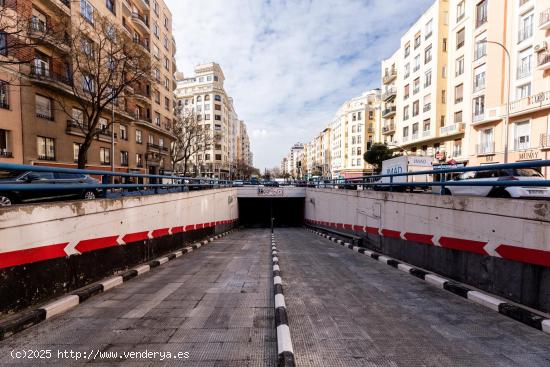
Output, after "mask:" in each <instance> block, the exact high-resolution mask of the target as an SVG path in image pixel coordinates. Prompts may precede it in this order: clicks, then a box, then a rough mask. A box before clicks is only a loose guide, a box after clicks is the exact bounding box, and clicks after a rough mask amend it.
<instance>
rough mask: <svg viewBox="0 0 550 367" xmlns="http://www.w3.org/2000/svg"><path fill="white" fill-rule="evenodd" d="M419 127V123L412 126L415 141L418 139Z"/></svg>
mask: <svg viewBox="0 0 550 367" xmlns="http://www.w3.org/2000/svg"><path fill="white" fill-rule="evenodd" d="M418 127H419V124H418V122H415V123H414V124H413V125H412V138H413V139H416V138H417V137H418Z"/></svg>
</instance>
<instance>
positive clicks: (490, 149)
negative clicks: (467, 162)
mask: <svg viewBox="0 0 550 367" xmlns="http://www.w3.org/2000/svg"><path fill="white" fill-rule="evenodd" d="M476 153H477V155H484V154H494V153H495V143H492V142H489V143H483V144H477V145H476Z"/></svg>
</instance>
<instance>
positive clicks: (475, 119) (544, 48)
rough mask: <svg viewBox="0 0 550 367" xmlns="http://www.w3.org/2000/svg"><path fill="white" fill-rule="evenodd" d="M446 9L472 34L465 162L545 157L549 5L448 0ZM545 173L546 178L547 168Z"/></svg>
mask: <svg viewBox="0 0 550 367" xmlns="http://www.w3.org/2000/svg"><path fill="white" fill-rule="evenodd" d="M462 6H463V10H462V8H461V7H462ZM451 7H452V8H453V9H456V10H455V14H456V17H457V19H458V18H460V17H461V16H462V17H463V18H464V20H461V21H462V22H463V23H464V27H465V28H470V29H471V30H472V31H471V32H472V33H471V36H470V38H469V41H470V42H471V49H473V60H472V64H471V66H470V70H469V71H470V75H469V76H468V77H469V78H470V79H471V80H472V84H473V85H472V95H471V98H469V104H470V106H471V107H468V110H467V111H468V113H469V114H470V115H471V116H472V122H471V126H470V129H469V134H470V141H469V164H471V165H478V164H490V163H503V162H505V161H506V160H507V161H508V162H520V161H531V160H540V159H548V152H549V150H550V140H549V138H548V136H549V131H550V127H549V126H550V123H549V117H548V116H549V112H550V74H549V72H548V71H549V70H550V49H549V47H548V43H549V42H550V33H549V30H550V1H549V0H536V1H535V0H512V1H508V2H506V3H505V4H501V3H497V2H493V1H487V0H484V1H481V2H477V3H475V4H469V2H466V3H465V4H464V5H462V2H460V1H452V2H451ZM461 11H463V13H464V15H461V13H460V12H461ZM495 42H498V43H500V44H501V45H502V46H504V47H505V48H506V50H507V52H508V54H509V55H510V59H508V57H507V53H506V51H505V50H504V48H503V47H502V46H500V45H498V44H496V43H495ZM508 67H510V78H508V77H507V74H508ZM508 89H509V90H510V93H509V96H510V104H509V114H510V120H509V123H508V124H507V123H506V113H507V106H508V104H507V101H508ZM469 97H470V95H469ZM506 145H507V147H506ZM506 151H507V154H506V153H505V152H506ZM506 155H507V157H505V156H506ZM544 173H545V175H546V176H547V177H550V172H548V171H547V169H544Z"/></svg>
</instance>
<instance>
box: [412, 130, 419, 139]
mask: <svg viewBox="0 0 550 367" xmlns="http://www.w3.org/2000/svg"><path fill="white" fill-rule="evenodd" d="M415 140H418V131H417V132H413V133H412V135H411V141H415Z"/></svg>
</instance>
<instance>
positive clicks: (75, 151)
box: [73, 143, 82, 163]
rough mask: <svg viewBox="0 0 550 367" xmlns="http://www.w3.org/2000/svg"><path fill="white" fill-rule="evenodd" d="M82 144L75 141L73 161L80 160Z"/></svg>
mask: <svg viewBox="0 0 550 367" xmlns="http://www.w3.org/2000/svg"><path fill="white" fill-rule="evenodd" d="M81 145H82V144H80V143H73V161H74V162H75V163H77V162H78V153H79V152H80V146H81Z"/></svg>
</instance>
